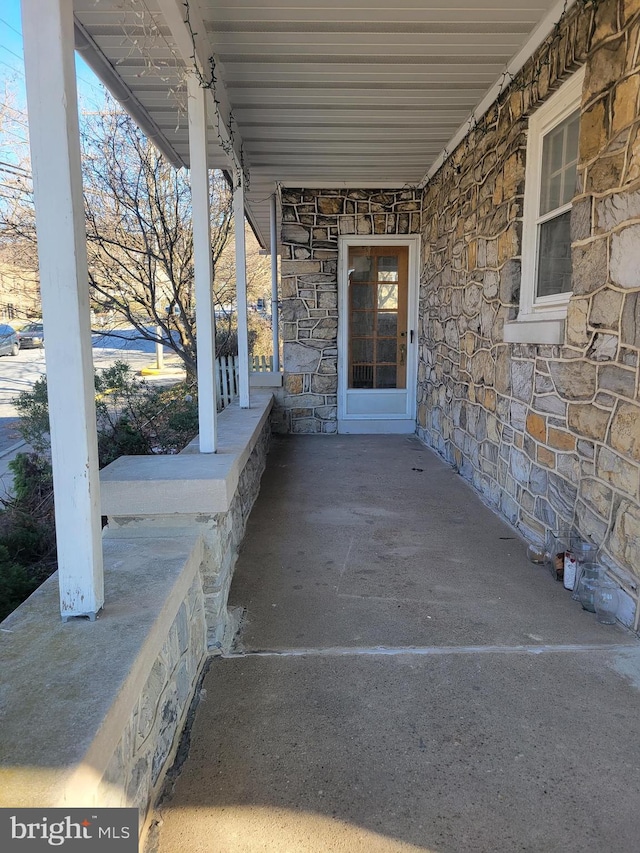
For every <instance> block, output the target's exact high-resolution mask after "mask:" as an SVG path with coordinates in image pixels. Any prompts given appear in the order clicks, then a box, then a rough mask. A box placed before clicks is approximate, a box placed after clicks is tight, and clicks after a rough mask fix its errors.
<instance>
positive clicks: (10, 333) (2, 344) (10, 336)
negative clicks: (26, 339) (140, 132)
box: [0, 323, 20, 355]
mask: <svg viewBox="0 0 640 853" xmlns="http://www.w3.org/2000/svg"><path fill="white" fill-rule="evenodd" d="M19 352H20V338H19V337H18V333H17V332H16V330H15V329H14V328H13V326H7V325H6V323H0V355H18V353H19Z"/></svg>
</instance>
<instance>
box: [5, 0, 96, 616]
mask: <svg viewBox="0 0 640 853" xmlns="http://www.w3.org/2000/svg"><path fill="white" fill-rule="evenodd" d="M22 29H23V35H24V58H25V71H26V83H27V104H28V109H29V137H30V143H31V166H32V170H33V185H34V196H35V205H36V228H37V234H38V256H39V261H40V288H41V293H42V318H43V321H44V326H45V329H46V330H47V348H46V350H45V355H46V365H47V387H48V393H49V418H50V423H51V456H52V463H53V484H54V492H55V517H56V536H57V546H58V570H59V587H60V611H61V614H62V618H63V620H64V621H66V620H67V619H69V618H70V617H72V616H88V617H89V618H90V619H91V620H93V619H95V617H96V614H97V613H98V611H99V610H100V609H101V607H102V605H103V603H104V585H103V568H102V529H101V523H100V484H99V475H98V444H97V437H96V410H95V390H94V382H93V361H92V351H91V320H90V311H89V286H88V275H87V247H86V233H85V224H84V203H83V195H82V173H81V167H80V136H79V129H78V104H77V96H76V76H75V61H74V60H75V57H74V37H73V0H48V2H47V3H43V2H42V0H22Z"/></svg>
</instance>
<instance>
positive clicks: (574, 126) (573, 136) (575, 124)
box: [567, 113, 580, 161]
mask: <svg viewBox="0 0 640 853" xmlns="http://www.w3.org/2000/svg"><path fill="white" fill-rule="evenodd" d="M579 134H580V115H579V113H574V114H573V115H572V116H570V117H569V126H568V128H567V152H568V154H569V157H568V159H569V161H570V160H571V156H572V155H573V156H575V158H576V160H577V159H578V140H579Z"/></svg>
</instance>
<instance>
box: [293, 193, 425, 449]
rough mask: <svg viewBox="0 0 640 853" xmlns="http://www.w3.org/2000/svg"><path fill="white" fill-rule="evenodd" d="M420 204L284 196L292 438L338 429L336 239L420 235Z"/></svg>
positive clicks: (358, 196)
mask: <svg viewBox="0 0 640 853" xmlns="http://www.w3.org/2000/svg"><path fill="white" fill-rule="evenodd" d="M421 196H422V193H421V191H419V190H416V189H401V190H384V189H380V190H295V189H285V190H283V191H282V221H283V224H282V270H281V280H282V285H281V299H282V302H281V314H280V316H281V334H282V340H283V366H284V393H283V398H282V403H283V409H284V418H285V422H286V426H287V428H288V430H289V431H290V432H292V433H335V432H337V429H338V409H337V406H338V397H337V395H338V238H339V237H344V236H353V235H355V234H361V235H362V236H363V237H370V236H372V235H381V236H382V235H384V234H389V235H391V234H393V235H398V234H419V233H420V225H421V224H420V206H421ZM281 411H282V410H281Z"/></svg>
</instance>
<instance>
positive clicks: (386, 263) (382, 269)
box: [378, 255, 398, 281]
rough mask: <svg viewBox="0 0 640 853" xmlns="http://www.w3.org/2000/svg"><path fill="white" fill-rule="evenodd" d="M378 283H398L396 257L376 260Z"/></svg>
mask: <svg viewBox="0 0 640 853" xmlns="http://www.w3.org/2000/svg"><path fill="white" fill-rule="evenodd" d="M378 281H398V256H397V255H389V256H388V257H380V258H378Z"/></svg>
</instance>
